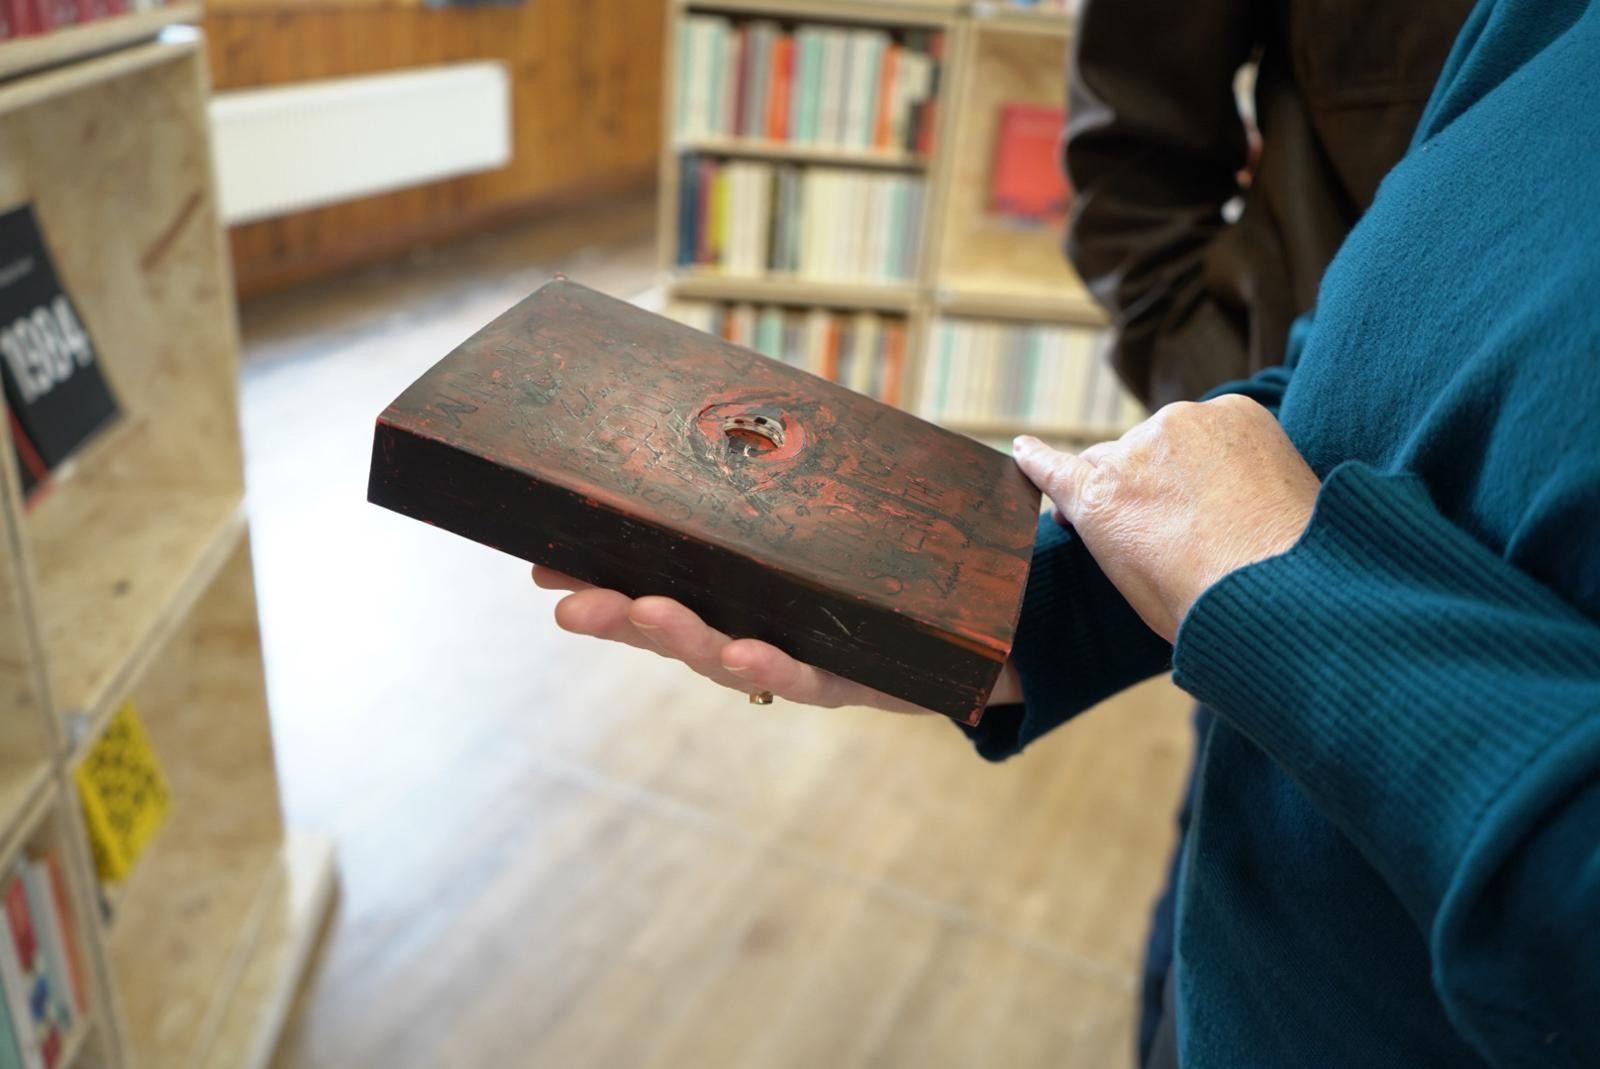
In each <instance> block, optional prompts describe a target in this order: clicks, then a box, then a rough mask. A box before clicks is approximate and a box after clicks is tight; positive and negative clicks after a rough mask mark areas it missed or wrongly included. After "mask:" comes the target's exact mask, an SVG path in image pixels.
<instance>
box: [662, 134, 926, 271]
mask: <svg viewBox="0 0 1600 1069" xmlns="http://www.w3.org/2000/svg"><path fill="white" fill-rule="evenodd" d="M923 188H924V185H923V181H922V179H920V178H918V177H915V176H912V175H903V174H883V173H877V172H867V171H856V170H847V169H839V168H833V167H795V166H790V165H777V164H771V163H761V162H757V161H749V160H745V161H737V160H735V161H727V160H711V159H703V158H696V157H694V156H686V157H685V158H684V161H683V181H682V183H681V185H680V187H679V206H678V210H679V218H678V256H677V262H678V265H679V266H680V267H690V266H699V267H714V268H717V269H718V270H720V271H722V272H724V273H727V274H732V275H751V276H754V275H763V274H767V273H769V272H779V273H785V274H792V275H795V276H798V277H801V278H811V279H820V280H826V281H830V282H836V281H847V282H879V283H889V282H901V281H906V280H909V279H911V278H913V277H914V276H915V275H916V265H917V254H918V247H919V243H920V239H921V232H922V225H921V224H922V201H923Z"/></svg>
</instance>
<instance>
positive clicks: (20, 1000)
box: [0, 924, 44, 1069]
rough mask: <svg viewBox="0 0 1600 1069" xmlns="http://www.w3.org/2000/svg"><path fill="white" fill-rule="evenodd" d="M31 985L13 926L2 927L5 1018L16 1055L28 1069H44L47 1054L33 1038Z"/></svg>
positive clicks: (1, 981)
mask: <svg viewBox="0 0 1600 1069" xmlns="http://www.w3.org/2000/svg"><path fill="white" fill-rule="evenodd" d="M28 993H29V984H28V978H27V975H26V974H25V973H24V972H23V971H22V961H21V959H20V958H19V957H18V955H17V946H16V943H15V942H14V941H13V940H12V938H11V926H10V925H9V924H7V925H0V994H3V995H4V996H5V1007H6V1016H7V1017H8V1018H9V1023H10V1025H11V1034H12V1038H13V1039H14V1040H15V1041H16V1047H17V1053H18V1055H19V1056H20V1057H21V1059H22V1064H23V1065H24V1066H26V1067H27V1069H44V1053H43V1052H42V1051H41V1050H40V1049H39V1040H38V1038H37V1037H36V1036H35V1035H34V1029H33V1012H32V1011H31V1010H30V1009H29V1008H28Z"/></svg>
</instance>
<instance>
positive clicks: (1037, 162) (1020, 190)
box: [989, 103, 1072, 225]
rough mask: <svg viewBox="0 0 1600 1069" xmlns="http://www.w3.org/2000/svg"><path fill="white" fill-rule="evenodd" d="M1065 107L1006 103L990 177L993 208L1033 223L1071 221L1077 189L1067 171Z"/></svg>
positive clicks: (998, 131) (1020, 221)
mask: <svg viewBox="0 0 1600 1069" xmlns="http://www.w3.org/2000/svg"><path fill="white" fill-rule="evenodd" d="M1066 128H1067V113H1066V110H1065V109H1063V108H1055V107H1041V106H1039V105H1035V104H1016V103H1013V104H1003V105H1001V107H1000V120H999V124H998V126H997V132H996V135H995V148H994V163H993V167H992V169H991V171H990V177H989V210H990V211H991V212H993V213H994V214H996V215H1000V216H1004V217H1005V218H1007V219H1010V220H1013V221H1015V222H1019V223H1025V224H1029V225H1044V224H1048V223H1054V222H1059V221H1061V220H1062V219H1064V218H1065V217H1066V214H1067V208H1068V206H1069V205H1070V203H1071V201H1072V189H1071V187H1070V186H1069V185H1068V184H1067V178H1066V175H1065V174H1064V173H1063V172H1062V170H1061V154H1060V148H1061V137H1062V133H1063V132H1064V131H1065V130H1066Z"/></svg>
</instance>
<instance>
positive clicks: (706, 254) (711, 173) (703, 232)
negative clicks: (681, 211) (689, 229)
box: [694, 160, 717, 264]
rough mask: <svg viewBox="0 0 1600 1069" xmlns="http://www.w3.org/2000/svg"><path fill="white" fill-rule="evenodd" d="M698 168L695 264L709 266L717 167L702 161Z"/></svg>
mask: <svg viewBox="0 0 1600 1069" xmlns="http://www.w3.org/2000/svg"><path fill="white" fill-rule="evenodd" d="M696 167H697V168H698V169H699V171H700V180H699V181H698V182H696V183H695V197H696V203H695V212H694V219H695V235H694V262H695V263H697V264H708V263H710V262H711V260H712V256H711V206H712V198H711V194H712V192H713V188H712V187H713V186H715V185H716V181H717V165H716V164H715V163H714V162H712V161H711V160H701V161H700V162H699V163H698V164H696Z"/></svg>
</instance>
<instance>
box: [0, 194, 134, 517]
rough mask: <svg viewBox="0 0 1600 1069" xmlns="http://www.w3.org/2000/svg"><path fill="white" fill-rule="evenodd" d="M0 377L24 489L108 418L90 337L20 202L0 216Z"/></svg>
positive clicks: (112, 411) (108, 401)
mask: <svg viewBox="0 0 1600 1069" xmlns="http://www.w3.org/2000/svg"><path fill="white" fill-rule="evenodd" d="M0 379H3V380H4V389H5V396H6V404H7V406H8V408H9V410H10V419H11V433H12V440H13V444H14V446H15V448H16V451H17V461H18V468H19V470H20V471H21V474H22V485H23V490H24V492H25V493H26V492H32V491H34V490H36V489H37V488H38V487H40V486H41V485H42V484H43V483H44V482H45V480H46V479H47V478H48V477H49V475H50V472H52V471H54V470H55V469H56V468H57V467H58V466H60V464H61V463H62V461H64V460H66V459H67V457H69V456H71V455H72V452H73V451H74V450H75V449H77V448H78V447H79V446H80V445H82V444H83V443H84V442H86V441H87V440H88V439H89V438H91V437H93V436H94V435H95V433H96V432H98V431H100V430H101V429H103V428H104V427H106V426H107V425H108V424H109V423H110V422H111V421H112V420H113V419H115V418H116V414H117V403H116V400H115V399H114V398H113V397H112V395H111V388H110V387H109V386H108V385H107V384H106V380H105V376H104V375H103V374H102V373H101V371H100V361H99V359H98V356H97V354H96V351H95V346H94V342H93V341H92V340H91V339H90V337H89V332H88V330H87V329H86V328H85V327H84V325H83V319H82V317H81V316H80V315H79V314H78V309H77V307H76V305H74V304H73V302H72V298H71V296H69V295H68V294H67V292H66V289H65V288H64V287H63V285H62V283H61V279H60V277H59V276H58V275H57V274H56V268H55V262H54V261H53V260H52V259H51V257H50V252H49V249H48V248H46V246H45V242H44V235H43V234H42V233H41V232H40V229H39V221H38V218H37V217H36V216H35V215H34V212H33V208H32V206H31V205H27V204H24V205H22V206H21V207H18V208H14V209H12V210H11V211H9V212H6V213H5V214H3V215H0Z"/></svg>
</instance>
